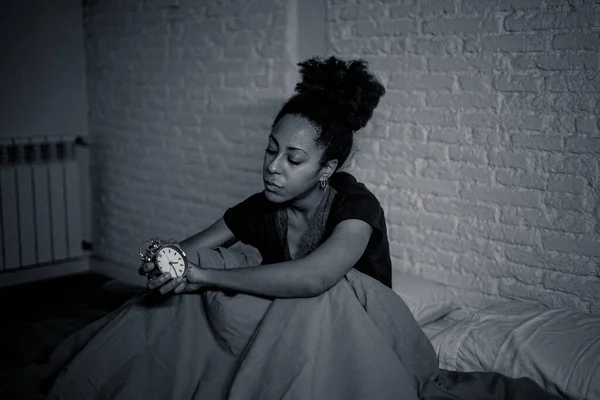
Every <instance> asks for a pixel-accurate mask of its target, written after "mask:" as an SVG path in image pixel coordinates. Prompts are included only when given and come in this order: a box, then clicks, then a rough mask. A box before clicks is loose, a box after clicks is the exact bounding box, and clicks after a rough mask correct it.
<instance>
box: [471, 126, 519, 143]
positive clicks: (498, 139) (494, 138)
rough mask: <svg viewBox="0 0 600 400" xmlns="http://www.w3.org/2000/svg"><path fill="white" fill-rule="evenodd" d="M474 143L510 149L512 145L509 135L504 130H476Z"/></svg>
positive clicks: (474, 130)
mask: <svg viewBox="0 0 600 400" xmlns="http://www.w3.org/2000/svg"><path fill="white" fill-rule="evenodd" d="M471 131H472V132H473V143H474V144H477V145H479V146H488V147H508V146H509V144H510V141H509V138H508V135H507V134H506V133H505V132H503V131H502V130H495V129H486V128H474V129H471Z"/></svg>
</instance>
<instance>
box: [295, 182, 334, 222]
mask: <svg viewBox="0 0 600 400" xmlns="http://www.w3.org/2000/svg"><path fill="white" fill-rule="evenodd" d="M328 190H329V186H327V187H326V188H325V189H321V188H320V187H317V188H315V190H313V191H311V192H310V193H308V194H307V195H306V196H304V197H302V198H300V199H296V200H294V201H292V202H291V203H290V205H289V207H288V210H289V212H290V213H291V214H292V215H294V216H296V217H300V218H303V219H305V220H306V221H310V219H311V218H312V216H313V215H314V213H315V210H316V209H317V207H318V206H319V204H321V201H323V197H324V196H325V194H326V193H327V191H328Z"/></svg>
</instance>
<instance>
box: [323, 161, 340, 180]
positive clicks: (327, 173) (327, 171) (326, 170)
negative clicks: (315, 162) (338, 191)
mask: <svg viewBox="0 0 600 400" xmlns="http://www.w3.org/2000/svg"><path fill="white" fill-rule="evenodd" d="M337 166H338V160H329V161H327V164H325V166H324V167H323V172H322V173H321V178H322V179H324V180H329V178H331V175H333V173H334V172H335V170H336V169H337Z"/></svg>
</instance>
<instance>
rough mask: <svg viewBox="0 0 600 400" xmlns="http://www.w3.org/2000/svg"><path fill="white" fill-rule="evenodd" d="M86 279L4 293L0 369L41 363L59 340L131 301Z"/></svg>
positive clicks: (105, 283) (97, 278) (101, 281)
mask: <svg viewBox="0 0 600 400" xmlns="http://www.w3.org/2000/svg"><path fill="white" fill-rule="evenodd" d="M112 283H113V281H112V280H111V279H110V278H107V277H105V276H102V275H98V274H94V273H85V274H79V275H73V276H69V277H64V278H57V279H50V280H46V281H42V282H37V283H29V284H22V285H17V286H12V287H8V288H2V289H0V316H2V324H1V325H0V368H1V369H2V370H5V369H7V368H8V369H11V368H14V367H16V366H20V365H26V364H30V363H32V362H36V361H40V360H43V358H44V357H46V356H47V355H48V354H49V352H50V351H51V350H52V349H53V348H54V347H55V346H56V345H57V344H58V343H60V341H61V340H63V339H65V338H66V337H67V336H69V335H70V334H71V333H73V332H75V331H77V330H78V329H80V328H83V327H84V326H85V325H87V324H89V323H91V322H93V321H95V320H97V319H98V318H101V317H103V316H104V315H106V314H108V313H109V312H110V311H112V310H115V309H116V308H118V307H119V306H120V305H121V304H123V303H124V302H125V301H126V300H127V299H128V298H130V297H131V296H132V292H131V291H127V290H115V289H114V285H112Z"/></svg>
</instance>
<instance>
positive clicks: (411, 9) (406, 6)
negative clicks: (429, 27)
mask: <svg viewBox="0 0 600 400" xmlns="http://www.w3.org/2000/svg"><path fill="white" fill-rule="evenodd" d="M392 4H394V5H392V6H390V18H404V17H410V16H412V15H417V14H418V12H419V4H418V2H417V1H416V0H401V1H394V2H393V3H392Z"/></svg>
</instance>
